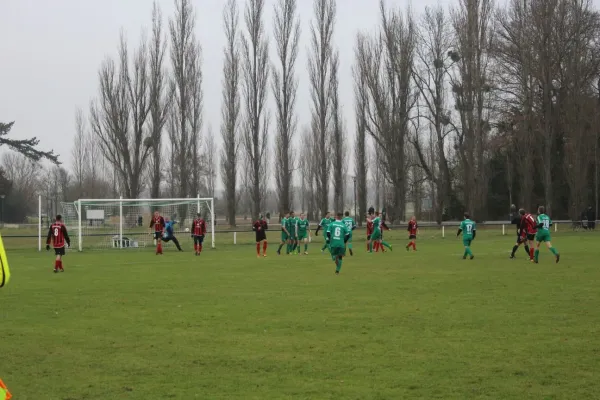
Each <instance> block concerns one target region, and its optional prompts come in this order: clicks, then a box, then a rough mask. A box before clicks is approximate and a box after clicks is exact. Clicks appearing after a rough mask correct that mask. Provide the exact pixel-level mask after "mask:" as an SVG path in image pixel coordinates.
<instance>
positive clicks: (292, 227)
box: [285, 217, 296, 236]
mask: <svg viewBox="0 0 600 400" xmlns="http://www.w3.org/2000/svg"><path fill="white" fill-rule="evenodd" d="M286 222H287V223H286V226H285V227H286V229H287V230H288V232H289V233H290V235H292V236H294V235H295V234H296V217H289V218H288V219H287V221H286Z"/></svg>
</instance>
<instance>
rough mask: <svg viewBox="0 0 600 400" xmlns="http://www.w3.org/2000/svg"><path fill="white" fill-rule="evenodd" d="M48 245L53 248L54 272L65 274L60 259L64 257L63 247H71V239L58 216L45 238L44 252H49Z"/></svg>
mask: <svg viewBox="0 0 600 400" xmlns="http://www.w3.org/2000/svg"><path fill="white" fill-rule="evenodd" d="M50 243H52V247H53V248H54V254H55V255H56V260H54V272H59V271H60V272H65V268H64V267H63V263H62V257H63V256H64V255H65V245H66V246H71V239H70V238H69V233H68V232H67V227H66V226H65V224H63V222H62V216H61V215H60V214H59V215H57V216H56V219H55V220H54V222H53V223H52V225H50V229H49V230H48V237H47V238H46V250H50Z"/></svg>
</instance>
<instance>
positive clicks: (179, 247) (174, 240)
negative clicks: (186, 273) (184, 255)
mask: <svg viewBox="0 0 600 400" xmlns="http://www.w3.org/2000/svg"><path fill="white" fill-rule="evenodd" d="M173 243H175V246H177V250H179V251H181V246H180V245H179V240H177V238H176V237H173Z"/></svg>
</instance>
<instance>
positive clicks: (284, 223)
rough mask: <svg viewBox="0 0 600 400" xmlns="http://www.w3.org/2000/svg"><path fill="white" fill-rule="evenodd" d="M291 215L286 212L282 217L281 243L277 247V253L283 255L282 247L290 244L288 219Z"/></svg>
mask: <svg viewBox="0 0 600 400" xmlns="http://www.w3.org/2000/svg"><path fill="white" fill-rule="evenodd" d="M289 217H290V213H289V212H288V213H285V215H284V216H283V218H281V243H280V244H279V248H278V249H277V255H281V248H282V247H283V246H285V245H286V244H288V240H289V237H290V233H289V232H288V230H287V224H288V222H287V220H288V218H289Z"/></svg>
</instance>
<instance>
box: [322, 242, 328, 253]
mask: <svg viewBox="0 0 600 400" xmlns="http://www.w3.org/2000/svg"><path fill="white" fill-rule="evenodd" d="M326 248H327V243H325V244H324V245H323V247H321V251H323V250H325V249H326Z"/></svg>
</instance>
